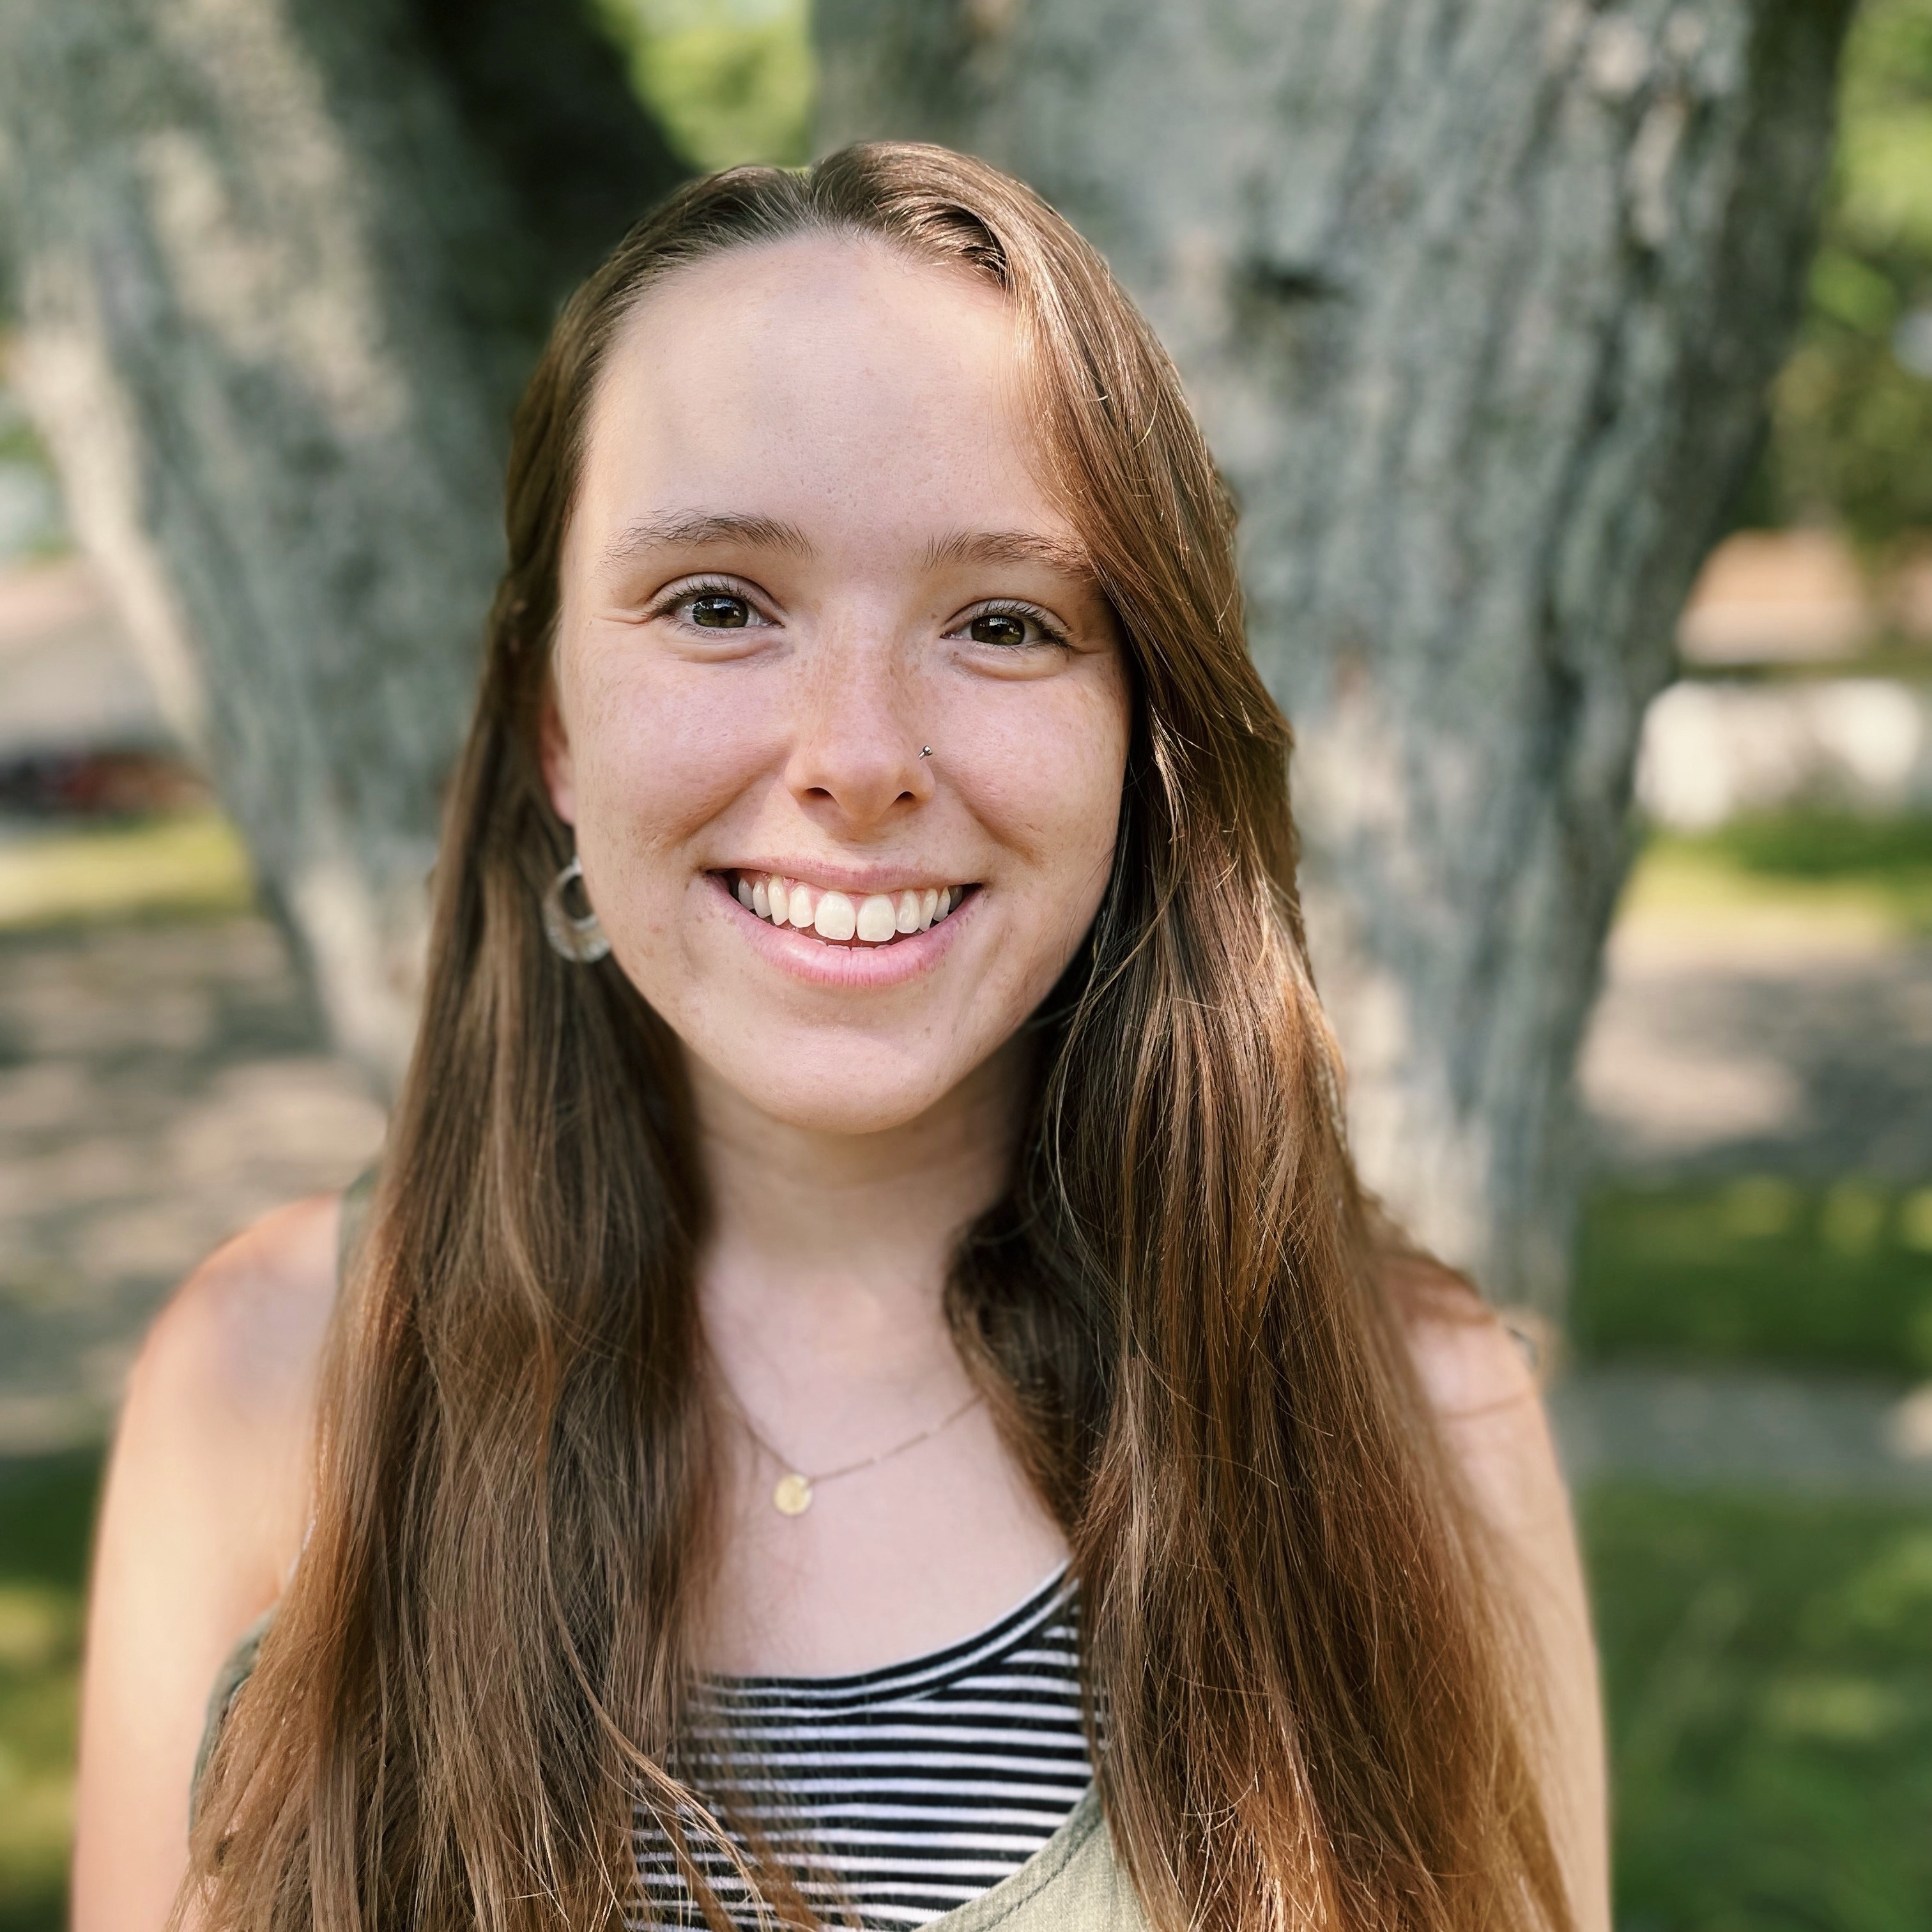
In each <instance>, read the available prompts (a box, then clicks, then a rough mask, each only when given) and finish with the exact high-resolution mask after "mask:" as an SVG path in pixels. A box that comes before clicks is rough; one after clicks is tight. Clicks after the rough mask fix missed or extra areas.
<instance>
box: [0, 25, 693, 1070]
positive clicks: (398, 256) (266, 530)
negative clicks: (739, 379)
mask: <svg viewBox="0 0 1932 1932" xmlns="http://www.w3.org/2000/svg"><path fill="white" fill-rule="evenodd" d="M678 172H679V169H678V168H677V166H676V163H674V162H673V160H672V158H671V157H670V153H669V151H667V148H665V147H664V144H663V142H662V141H661V139H659V138H658V135H657V133H656V132H655V130H654V129H653V127H652V126H651V125H650V124H649V123H648V122H647V121H646V119H645V118H644V116H643V114H642V113H640V110H638V108H637V107H636V105H635V104H634V102H633V101H632V100H631V97H630V95H629V93H628V90H627V89H626V88H625V85H624V83H623V80H622V74H621V71H620V68H619V62H618V58H617V55H616V53H615V52H614V51H613V50H612V49H610V48H609V47H607V46H606V45H605V44H604V43H603V42H602V41H601V40H600V39H598V37H596V36H595V34H593V33H592V31H590V29H589V27H588V26H587V25H586V23H585V22H584V21H583V20H582V19H581V18H580V17H579V13H578V10H577V8H576V7H574V6H571V5H565V6H559V7H529V6H527V5H522V4H520V0H85V4H80V5H65V4H54V5H49V4H48V0H0V214H4V218H5V227H4V229H0V252H4V253H5V255H6V256H7V257H8V258H9V261H10V269H11V278H10V279H11V282H12V290H11V293H12V296H13V302H14V305H15V306H16V308H17V311H18V316H19V324H20V341H19V344H18V347H17V359H16V371H15V373H16V376H17V380H19V381H20V384H21V386H22V389H23V392H24V393H25V395H26V399H27V401H28V406H29V407H30V408H31V410H32V411H33V412H34V414H35V416H36V417H37V419H38V421H39V422H40V425H41V427H42V428H43V431H44V432H45V433H46V436H47V437H48V440H49V443H50V445H51V446H52V449H53V452H54V454H55V458H56V460H57V461H58V464H59V466H60V469H61V471H62V477H63V480H64V482H65V486H66V489H67V493H68V500H69V508H70V514H71V518H72V520H73V522H74V524H75V526H76V527H77V530H78V532H79V534H80V536H81V538H82V539H83V541H84V543H85V544H86V546H87V547H88V548H89V550H91V551H92V553H93V554H94V556H95V558H96V559H97V560H98V562H99V563H100V564H101V566H102V567H103V568H104V569H105V571H106V572H107V575H108V577H109V578H110V582H111V583H112V586H113V588H114V589H115V592H116V593H117V595H118V598H119V601H120V602H121V604H122V606H123V607H124V610H125V611H126V613H127V616H128V617H129V619H130V622H131V625H132V628H133V631H134V633H135V635H136V639H137V641H138V642H139V644H140V646H141V647H142V650H143V652H144V654H145V657H146V658H147V660H148V664H149V666H150V668H151V670H152V672H153V673H154V678H155V681H156V683H157V686H158V688H159V689H160V691H161V693H162V694H163V702H164V703H165V704H166V708H167V709H168V711H169V713H170V715H171V716H172V718H173V720H174V721H175V724H176V725H177V727H178V728H179V730H181V733H182V735H183V736H184V738H186V739H187V741H188V742H190V744H192V745H194V746H196V748H198V749H199V751H201V753H202V755H203V756H204V757H205V760H206V762H207V763H208V766H209V768H210V769H211V771H212V772H213V773H214V776H215V778H216V780H217V784H218V786H219V787H220V792H221V794H222V796H223V799H224V802H226V805H228V807H229V808H230V810H231V811H233V814H234V815H235V816H236V819H237V820H238V821H239V823H240V825H241V827H242V830H243V832H244V833H245V836H246V838H247V840H248V844H249V846H250V848H251V851H252V852H253V854H254V859H255V862H256V865H257V870H258V872H259V874H260V878H261V880H262V881H263V886H264V888H265V889H266V891H267V892H268V893H269V896H270V898H271V899H272V901H273V902H274V903H275V904H277V905H278V908H279V909H280V910H281V912H282V913H283V915H284V919H285V922H286V924H287V926H288V927H289V929H290V932H291V933H292V935H293V936H294V938H296V941H298V944H299V946H300V947H301V949H302V951H303V952H304V953H305V955H306V958H307V963H308V965H309V967H310V968H311V974H312V977H313V979H314V983H315V985H316V986H317V990H318V992H319V993H320V996H321V999H322V1002H323V1007H324V1009H325V1010H326V1013H327V1015H328V1017H329V1020H330V1022H332V1026H333V1028H334V1031H335V1034H336V1036H337V1037H338V1040H340V1041H341V1043H343V1044H344V1046H346V1047H347V1049H349V1050H350V1051H351V1052H353V1053H354V1054H355V1055H356V1056H357V1057H358V1058H359V1059H361V1060H362V1061H363V1063H364V1064H365V1065H366V1066H368V1067H369V1068H370V1069H371V1071H372V1072H373V1073H374V1074H375V1075H376V1076H377V1078H378V1079H379V1080H382V1081H387V1080H389V1079H393V1078H394V1076H395V1074H396V1073H397V1072H398V1070H399V1069H400V1067H401V1064H402V1063H403V1061H404V1058H405V1057H406V1055H407V1050H408V1046H409V1043H410V1035H411V1032H412V1030H413V1024H414V1017H415V1007H416V992H417V984H418V979H419V972H420V962H421V959H422V927H423V922H424V913H425V905H426V899H425V892H424V889H423V886H424V880H425V874H426V873H427V871H428V868H429V865H430V863H431V857H432V855H433V850H434V831H435V825H436V816H437V793H438V788H439V787H440V784H441V782H442V781H443V776H444V775H445V773H446V771H447V770H448V769H449V765H450V763H451V760H452V757H453V755H454V752H455V748H456V745H457V744H458V739H459V736H460V732H461V730H462V729H463V724H464V721H465V718H466V712H467V710H468V707H469V700H470V697H471V691H472V679H473V675H474V669H475V661H476V649H477V646H478V642H479V641H480V637H481V622H482V618H483V614H484V610H485V607H486V606H487V601H488V598H489V595H490V589H491V586H492V584H493V580H494V578H495V576H496V571H497V568H498V562H499V548H500V541H499V534H498V532H499V498H500V493H501V478H502V453H503V450H504V447H505V443H506V442H507V438H508V418H509V413H510V410H511V406H512V404H513V403H514V398H515V396H516V394H517V390H518V389H519V387H520V384H521V383H522V381H523V377H524V375H525V374H526V372H527V370H528V368H529V365H530V363H531V362H532V360H533V359H534V357H535V353H536V350H537V349H538V347H539V346H540V344H541V340H542V337H543V335H544V332H545V331H546V329H547V327H548V325H549V322H550V317H551V314H552V313H553V307H554V305H555V303H556V301H557V299H559V296H561V294H562V293H563V292H564V291H565V290H567V289H568V287H569V286H570V285H571V284H572V283H573V282H574V281H575V280H576V279H577V277H579V276H580V275H582V274H583V272H585V271H586V269H588V268H589V267H590V266H592V263H594V262H595V260H597V259H598V257H599V256H600V255H601V253H602V252H603V251H604V248H607V246H608V245H610V243H611V242H613V241H614V240H615V239H616V236H618V235H619V233H622V229H623V228H624V226H625V225H626V223H628V221H629V220H631V219H632V218H633V217H634V216H635V215H636V214H638V213H639V212H640V211H642V209H643V208H644V207H645V206H646V205H648V204H649V202H651V201H652V199H655V197H656V196H658V194H659V193H661V192H662V191H663V190H664V189H665V188H666V187H668V186H669V185H670V184H671V182H672V181H674V180H675V179H676V177H677V174H678Z"/></svg>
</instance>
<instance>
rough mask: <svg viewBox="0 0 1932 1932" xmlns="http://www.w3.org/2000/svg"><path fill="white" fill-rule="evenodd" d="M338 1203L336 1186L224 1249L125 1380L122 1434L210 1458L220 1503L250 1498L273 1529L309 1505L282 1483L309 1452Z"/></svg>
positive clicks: (157, 1327)
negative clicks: (334, 1192)
mask: <svg viewBox="0 0 1932 1932" xmlns="http://www.w3.org/2000/svg"><path fill="white" fill-rule="evenodd" d="M340 1220H341V1197H340V1196H336V1195H323V1196H316V1197H314V1199H310V1200H306V1201H300V1202H296V1203H295V1204H294V1205H293V1206H290V1207H287V1208H279V1209H278V1210H277V1211H275V1213H273V1214H269V1215H267V1216H265V1217H263V1219H262V1220H260V1221H258V1222H257V1223H255V1224H254V1226H252V1227H251V1228H249V1229H246V1230H245V1232H242V1234H239V1235H236V1237H235V1238H234V1239H233V1240H232V1241H229V1242H227V1243H226V1244H224V1245H223V1247H220V1248H219V1249H217V1250H216V1251H215V1252H214V1253H213V1254H212V1255H211V1256H209V1257H208V1259H207V1260H206V1261H205V1262H202V1265H200V1267H199V1268H196V1270H195V1271H194V1273H193V1274H191V1275H190V1276H189V1277H188V1278H187V1280H186V1281H185V1282H184V1283H182V1284H181V1287H180V1288H179V1289H177V1290H176V1291H175V1294H174V1295H173V1297H172V1299H171V1300H170V1301H169V1302H168V1304H167V1305H166V1307H164V1308H163V1310H162V1311H161V1313H160V1316H158V1317H157V1319H156V1320H155V1322H154V1325H153V1327H152V1328H151V1329H150V1330H149V1331H148V1337H147V1340H146V1341H145V1343H144V1344H143V1345H142V1349H141V1352H140V1355H139V1358H137V1359H136V1362H135V1364H134V1370H133V1376H132V1378H131V1379H130V1382H129V1385H128V1391H127V1407H126V1410H125V1412H124V1417H123V1421H122V1428H121V1433H122V1438H123V1441H124V1442H128V1439H130V1438H132V1439H133V1443H130V1444H129V1446H130V1447H132V1446H134V1445H136V1444H138V1446H139V1448H140V1449H141V1450H142V1451H143V1452H144V1453H145V1454H148V1455H151V1456H152V1455H160V1456H162V1457H164V1458H165V1460H167V1461H169V1462H182V1461H186V1462H191V1463H196V1464H198V1465H199V1466H202V1469H203V1470H204V1471H205V1474H206V1477H207V1479H208V1485H209V1487H208V1488H207V1489H206V1490H205V1491H204V1492H203V1493H205V1494H206V1495H208V1496H209V1498H210V1499H211V1501H214V1500H216V1499H223V1500H225V1501H226V1502H229V1503H245V1507H246V1508H247V1510H248V1514H250V1515H251V1517H254V1518H255V1520H257V1521H258V1522H260V1523H263V1527H264V1529H268V1527H269V1523H270V1522H271V1521H273V1522H274V1523H275V1526H276V1527H277V1528H281V1527H282V1526H283V1524H282V1520H283V1519H285V1518H286V1517H287V1516H288V1515H289V1514H290V1512H293V1513H294V1514H296V1515H301V1514H304V1513H305V1511H304V1499H297V1498H296V1497H294V1496H285V1495H284V1494H283V1493H282V1492H283V1491H284V1490H285V1489H286V1487H287V1485H288V1484H290V1482H292V1481H293V1480H295V1472H296V1470H297V1469H299V1467H300V1466H302V1464H303V1463H304V1462H305V1457H306V1452H307V1448H308V1431H309V1427H310V1423H311V1418H312V1416H313V1412H314V1389H315V1382H316V1374H317V1367H318V1365H319V1363H320V1358H321V1354H322V1349H323V1343H324V1340H325V1339H326V1336H327V1334H328V1331H329V1318H330V1314H331V1312H332V1309H333V1307H334V1305H335V1289H336V1238H337V1231H338V1227H339V1225H340ZM236 1491H246V1492H247V1495H246V1496H245V1498H244V1497H243V1496H239V1495H237V1494H236V1493H235V1492H236ZM270 1533H271V1534H272V1533H273V1532H270ZM296 1534H297V1535H299V1529H297V1530H296Z"/></svg>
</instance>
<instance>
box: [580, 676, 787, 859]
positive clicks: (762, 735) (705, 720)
mask: <svg viewBox="0 0 1932 1932" xmlns="http://www.w3.org/2000/svg"><path fill="white" fill-rule="evenodd" d="M709 675H710V677H711V678H712V679H715V676H716V673H715V671H713V672H712V673H710V674H709ZM568 697H569V700H570V701H569V702H568V703H567V705H566V709H565V721H566V724H567V725H568V730H569V733H570V741H571V763H572V766H573V770H574V778H575V785H576V793H577V799H576V802H577V836H578V840H579V842H580V844H588V845H590V846H593V847H594V846H598V845H601V846H604V847H606V848H609V847H612V846H616V847H620V848H621V849H623V850H627V851H629V852H633V853H640V854H641V853H651V852H654V851H657V850H661V849H663V848H664V847H669V846H671V845H674V844H676V843H678V842H679V841H680V840H681V839H682V838H685V837H686V836H688V835H689V834H690V833H691V832H692V831H694V829H696V828H697V827H698V826H702V825H703V824H705V823H707V822H709V820H712V818H714V817H716V815H717V814H718V812H719V811H721V810H722V809H723V808H724V807H725V806H726V805H727V804H729V803H730V801H731V800H732V799H733V798H734V797H735V796H737V794H738V793H739V792H740V791H741V790H742V789H743V787H744V786H745V782H746V781H747V779H748V777H749V776H750V775H751V774H753V773H754V772H756V771H757V769H759V768H760V766H761V765H763V763H766V762H767V761H768V756H769V746H768V745H767V743H766V738H767V736H768V733H767V732H766V730H765V728H764V724H763V721H762V720H761V718H760V712H759V707H757V706H748V705H745V704H740V703H730V702H729V701H725V702H720V701H719V697H718V691H717V688H716V686H715V682H706V681H705V679H703V677H701V676H697V675H694V673H693V670H692V667H688V666H678V665H670V666H666V665H664V664H653V665H650V666H648V667H645V666H642V665H640V664H637V663H635V662H628V663H627V662H626V661H625V659H624V655H623V654H622V653H620V652H604V653H601V654H598V655H595V656H592V655H589V654H587V653H586V655H585V656H584V657H583V658H580V660H579V661H578V675H577V678H576V679H574V685H573V688H571V691H570V692H569V694H568Z"/></svg>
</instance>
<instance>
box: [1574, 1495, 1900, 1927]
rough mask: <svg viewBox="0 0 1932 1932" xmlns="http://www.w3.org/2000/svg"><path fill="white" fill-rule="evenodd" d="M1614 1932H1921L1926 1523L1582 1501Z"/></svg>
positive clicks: (1878, 1508) (1715, 1500) (1820, 1511)
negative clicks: (1607, 1778) (1610, 1808)
mask: <svg viewBox="0 0 1932 1932" xmlns="http://www.w3.org/2000/svg"><path fill="white" fill-rule="evenodd" d="M1581 1520H1582V1529H1583V1539H1584V1545H1585V1550H1586V1556H1587V1559H1588V1561H1589V1565H1590V1569H1591V1573H1592V1577H1594V1579H1595V1591H1594V1595H1595V1604H1596V1616H1597V1627H1598V1637H1599V1641H1600V1643H1601V1646H1602V1652H1603V1661H1604V1679H1605V1684H1606V1688H1607V1693H1608V1697H1609V1708H1610V1733H1611V1760H1612V1765H1613V1776H1614V1780H1615V1799H1614V1815H1615V1817H1616V1821H1617V1876H1616V1894H1617V1897H1616V1923H1617V1925H1618V1927H1619V1932H1784V1928H1787V1927H1788V1928H1790V1932H1799V1928H1807V1932H1924V1927H1925V1925H1926V1924H1927V1922H1928V1918H1932V1832H1928V1831H1927V1820H1928V1819H1932V1519H1928V1517H1927V1514H1926V1512H1925V1511H1924V1510H1922V1509H1915V1508H1909V1507H1906V1506H1901V1505H1881V1504H1876V1503H1852V1502H1800V1501H1793V1500H1790V1499H1775V1498H1762V1499H1759V1498H1754V1499H1749V1500H1745V1499H1736V1498H1727V1497H1724V1496H1684V1495H1681V1494H1676V1493H1662V1492H1660V1491H1658V1490H1654V1489H1649V1488H1646V1487H1637V1486H1634V1485H1631V1484H1607V1485H1604V1486H1602V1487H1597V1488H1594V1489H1592V1490H1591V1491H1590V1492H1589V1493H1588V1494H1587V1495H1586V1496H1585V1497H1584V1498H1583V1502H1582V1507H1581Z"/></svg>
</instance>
